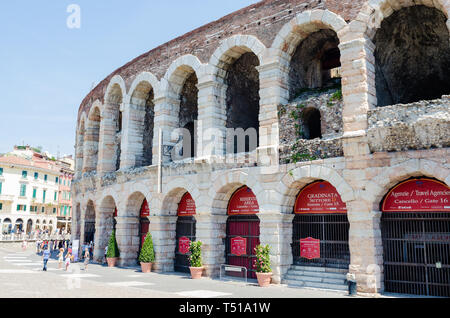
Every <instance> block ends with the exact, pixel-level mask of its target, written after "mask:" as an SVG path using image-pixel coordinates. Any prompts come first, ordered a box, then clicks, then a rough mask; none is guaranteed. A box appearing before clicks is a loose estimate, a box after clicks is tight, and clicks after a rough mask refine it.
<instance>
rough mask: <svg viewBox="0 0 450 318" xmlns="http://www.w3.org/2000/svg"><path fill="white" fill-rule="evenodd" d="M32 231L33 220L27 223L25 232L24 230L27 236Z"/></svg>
mask: <svg viewBox="0 0 450 318" xmlns="http://www.w3.org/2000/svg"><path fill="white" fill-rule="evenodd" d="M32 231H33V220H31V219H29V220H28V222H27V230H26V233H27V234H28V235H30V234H31V232H32Z"/></svg>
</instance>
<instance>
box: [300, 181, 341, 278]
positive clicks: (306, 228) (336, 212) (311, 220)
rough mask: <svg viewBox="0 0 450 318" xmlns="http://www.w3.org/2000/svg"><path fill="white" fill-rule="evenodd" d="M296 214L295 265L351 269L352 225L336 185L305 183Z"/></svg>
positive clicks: (320, 182)
mask: <svg viewBox="0 0 450 318" xmlns="http://www.w3.org/2000/svg"><path fill="white" fill-rule="evenodd" d="M294 214H295V217H294V220H293V231H292V234H293V239H292V242H293V243H292V255H293V259H294V265H297V266H316V267H328V268H339V269H344V270H348V267H349V264H350V249H349V244H348V231H349V228H350V224H349V222H348V219H347V208H346V205H345V203H344V202H342V200H341V196H340V195H339V193H338V192H337V191H336V188H335V187H333V185H331V184H330V183H329V182H327V181H320V180H319V181H315V182H313V183H311V184H309V185H307V186H305V187H304V188H303V189H302V190H301V191H300V193H299V194H298V196H297V199H296V201H295V206H294Z"/></svg>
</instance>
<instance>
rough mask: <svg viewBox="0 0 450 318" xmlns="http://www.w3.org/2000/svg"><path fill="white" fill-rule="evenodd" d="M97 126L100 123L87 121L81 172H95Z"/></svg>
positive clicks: (98, 128)
mask: <svg viewBox="0 0 450 318" xmlns="http://www.w3.org/2000/svg"><path fill="white" fill-rule="evenodd" d="M99 125H100V123H99V122H97V121H90V120H89V121H88V124H87V127H86V133H85V140H84V144H83V164H82V172H91V171H96V170H97V163H98V152H99V131H100V126H99Z"/></svg>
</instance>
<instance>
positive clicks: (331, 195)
mask: <svg viewBox="0 0 450 318" xmlns="http://www.w3.org/2000/svg"><path fill="white" fill-rule="evenodd" d="M294 211H295V213H296V214H303V213H347V207H346V206H345V203H344V202H342V200H341V196H340V195H339V193H338V192H337V191H336V188H335V187H333V186H332V185H331V183H329V182H327V181H318V182H314V183H311V184H309V185H307V186H306V187H304V188H303V190H302V191H301V192H300V194H299V195H298V197H297V201H296V202H295V208H294Z"/></svg>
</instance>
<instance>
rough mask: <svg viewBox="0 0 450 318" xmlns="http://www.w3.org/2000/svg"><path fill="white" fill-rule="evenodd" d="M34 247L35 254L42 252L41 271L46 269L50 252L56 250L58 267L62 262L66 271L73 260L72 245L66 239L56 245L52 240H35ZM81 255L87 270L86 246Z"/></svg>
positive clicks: (87, 249) (88, 254) (88, 252)
mask: <svg viewBox="0 0 450 318" xmlns="http://www.w3.org/2000/svg"><path fill="white" fill-rule="evenodd" d="M25 244H26V243H25ZM22 246H23V245H22ZM36 249H37V251H36V252H37V254H41V253H42V261H43V268H42V270H43V271H47V263H48V260H49V259H50V258H51V257H52V252H54V251H57V252H58V254H57V255H56V257H57V259H58V269H62V268H63V264H64V270H65V271H68V270H69V268H70V264H71V263H72V262H74V260H75V256H74V255H73V253H72V245H71V244H70V243H69V242H67V241H65V242H64V243H63V244H61V242H60V244H59V245H57V244H55V242H52V241H50V242H49V241H42V240H39V241H37V242H36ZM83 257H84V270H85V271H87V268H88V265H89V261H90V259H91V255H90V251H89V247H88V246H86V247H85V248H84V254H83Z"/></svg>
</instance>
